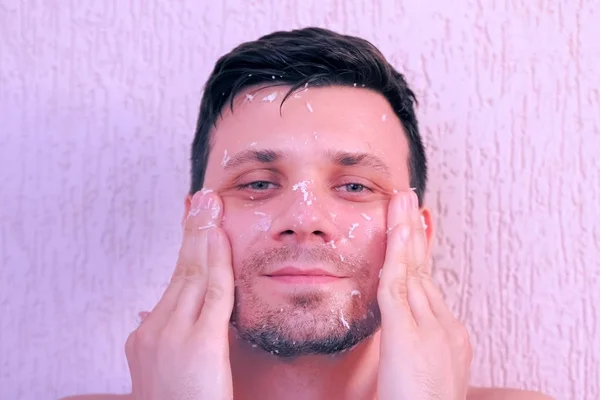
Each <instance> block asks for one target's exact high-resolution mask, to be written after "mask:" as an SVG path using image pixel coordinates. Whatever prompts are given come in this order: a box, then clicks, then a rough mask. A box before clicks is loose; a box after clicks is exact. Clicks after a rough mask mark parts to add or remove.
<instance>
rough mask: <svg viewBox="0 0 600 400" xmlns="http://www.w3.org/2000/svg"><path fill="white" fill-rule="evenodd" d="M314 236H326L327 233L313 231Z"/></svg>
mask: <svg viewBox="0 0 600 400" xmlns="http://www.w3.org/2000/svg"><path fill="white" fill-rule="evenodd" d="M313 235H317V236H325V232H323V231H313Z"/></svg>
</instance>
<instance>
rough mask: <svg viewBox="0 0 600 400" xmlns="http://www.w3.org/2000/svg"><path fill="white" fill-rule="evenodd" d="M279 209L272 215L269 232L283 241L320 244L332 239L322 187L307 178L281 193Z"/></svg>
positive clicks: (326, 201) (331, 225)
mask: <svg viewBox="0 0 600 400" xmlns="http://www.w3.org/2000/svg"><path fill="white" fill-rule="evenodd" d="M283 196H284V198H283V199H282V202H281V204H282V207H281V211H280V213H279V214H278V215H277V217H276V218H274V220H273V223H272V225H271V232H272V233H273V236H274V237H273V238H274V239H275V240H276V241H279V242H282V243H283V244H308V243H312V244H323V243H327V242H330V241H332V240H334V239H335V233H334V232H335V225H334V223H333V217H332V215H331V214H330V212H329V210H331V207H328V203H330V200H329V198H328V195H327V193H326V192H325V191H319V192H318V193H317V189H316V188H315V187H314V186H313V185H312V184H311V181H304V182H300V183H298V184H296V185H294V186H293V187H292V190H291V191H290V192H289V193H286V194H284V195H283Z"/></svg>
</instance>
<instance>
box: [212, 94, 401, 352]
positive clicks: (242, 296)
mask: <svg viewBox="0 0 600 400" xmlns="http://www.w3.org/2000/svg"><path fill="white" fill-rule="evenodd" d="M287 90H288V88H287V87H279V88H264V89H260V90H258V91H257V90H256V89H254V90H249V91H246V92H244V93H242V94H241V95H240V96H238V97H237V98H236V102H235V107H234V112H233V113H231V112H230V109H229V107H226V109H224V110H223V116H222V119H220V120H219V121H218V123H217V126H216V128H215V130H214V133H213V141H212V149H211V152H210V157H209V160H208V166H207V171H206V178H205V185H204V188H206V189H212V190H214V191H216V192H217V193H218V194H219V195H220V196H221V198H222V200H223V204H224V221H223V227H224V229H225V230H226V232H227V233H228V235H229V238H230V241H231V246H232V252H233V268H234V274H235V277H236V301H235V306H234V313H233V315H232V324H233V325H234V326H235V328H236V329H237V331H238V333H239V335H241V337H242V338H244V339H246V340H248V341H250V342H252V343H253V344H255V345H258V346H259V347H261V348H263V349H264V350H266V351H270V352H272V353H274V354H278V355H280V356H296V355H305V354H327V353H334V352H337V351H341V350H344V349H347V348H349V347H352V346H353V345H355V344H357V343H358V342H359V341H361V340H362V339H364V338H366V337H368V336H370V335H371V334H373V333H374V332H375V331H376V329H377V328H378V327H379V322H380V319H379V311H378V307H377V303H376V300H377V297H376V295H377V286H378V282H379V270H380V269H381V267H382V264H383V260H384V252H385V247H386V214H387V205H388V202H389V199H390V197H391V195H392V194H393V193H394V191H396V190H408V189H409V172H408V164H407V160H408V144H407V139H406V136H405V133H404V131H403V129H402V125H401V123H400V121H399V120H398V118H397V117H396V115H395V114H394V112H393V111H392V109H391V107H390V105H389V103H388V102H387V101H386V99H385V98H384V97H383V96H382V95H380V94H378V93H375V92H372V91H370V90H367V89H361V88H347V87H325V88H308V89H307V90H300V91H299V92H297V93H296V94H295V95H292V96H291V97H290V98H288V99H287V100H286V102H285V103H284V104H283V108H282V109H281V112H282V114H280V103H281V100H282V99H283V97H284V95H285V93H286V92H287ZM324 275H329V276H324Z"/></svg>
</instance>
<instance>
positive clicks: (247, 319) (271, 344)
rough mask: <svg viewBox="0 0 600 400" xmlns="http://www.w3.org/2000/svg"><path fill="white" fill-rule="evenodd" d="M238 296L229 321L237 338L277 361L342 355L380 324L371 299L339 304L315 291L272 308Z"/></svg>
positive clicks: (375, 306)
mask: <svg viewBox="0 0 600 400" xmlns="http://www.w3.org/2000/svg"><path fill="white" fill-rule="evenodd" d="M240 297H241V298H240V299H239V300H240V301H236V303H235V307H234V310H233V313H232V317H231V325H232V327H233V328H234V330H235V331H236V333H237V335H238V337H239V338H241V339H243V340H244V341H246V342H248V343H249V344H251V345H252V346H253V347H257V348H259V349H261V350H263V351H265V352H269V353H271V354H273V355H275V356H277V357H282V358H290V357H299V356H307V355H326V354H336V353H340V352H344V351H347V350H349V349H351V348H352V347H354V346H356V345H357V344H359V343H360V342H362V341H363V340H365V339H367V338H369V337H370V336H372V335H373V334H374V333H375V332H376V331H377V330H378V329H379V327H380V324H381V316H380V313H379V308H378V307H377V305H376V301H374V300H373V301H370V302H365V301H364V299H360V298H358V299H354V298H350V299H348V300H346V301H343V302H342V301H340V299H335V298H331V296H326V295H324V294H323V293H319V292H312V293H306V292H304V293H298V294H295V295H293V296H289V297H288V298H287V299H286V301H279V302H276V303H273V302H269V303H266V302H264V301H259V299H258V298H257V297H254V296H249V297H248V298H245V297H246V296H240ZM336 300H337V301H336Z"/></svg>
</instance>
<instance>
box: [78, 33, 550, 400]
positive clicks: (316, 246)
mask: <svg viewBox="0 0 600 400" xmlns="http://www.w3.org/2000/svg"><path fill="white" fill-rule="evenodd" d="M415 102H416V100H415V96H414V94H413V92H412V91H411V90H410V88H409V87H408V85H407V83H406V81H405V79H404V77H403V76H402V74H400V73H399V72H397V71H396V70H394V69H393V68H392V67H391V66H390V65H389V64H388V63H387V62H386V60H385V59H384V57H383V56H382V54H381V53H380V52H379V51H378V50H377V49H376V48H375V47H374V46H372V45H371V44H370V43H368V42H367V41H365V40H362V39H359V38H356V37H351V36H343V35H339V34H337V33H334V32H331V31H328V30H324V29H316V28H307V29H302V30H295V31H291V32H276V33H273V34H270V35H267V36H264V37H262V38H261V39H259V40H258V41H254V42H249V43H245V44H242V45H240V46H239V47H237V48H236V49H234V50H233V51H232V52H231V53H229V54H227V55H225V56H223V57H222V58H221V59H220V60H219V61H218V62H217V64H216V66H215V69H214V71H213V72H212V74H211V76H210V78H209V80H208V82H207V84H206V90H205V93H204V96H203V99H202V104H201V108H200V116H199V119H198V125H197V129H196V135H195V139H194V142H193V145H192V185H191V190H190V195H189V196H187V198H186V200H185V208H186V212H185V217H184V221H183V225H184V238H183V244H182V247H181V251H180V254H179V258H178V262H177V266H176V268H175V273H174V275H173V279H172V280H171V283H170V285H169V287H168V288H167V290H166V291H165V293H164V295H163V297H162V298H161V300H160V302H159V303H158V304H157V306H156V307H155V308H154V310H152V312H150V313H149V314H148V315H147V316H146V317H145V318H144V320H143V322H142V323H141V325H140V327H139V328H138V329H137V330H136V331H134V332H133V333H132V334H131V335H130V337H129V339H128V340H127V345H126V353H127V358H128V362H129V367H130V371H131V376H132V385H133V393H132V394H131V395H128V396H125V397H126V398H132V399H183V398H185V399H211V400H213V399H230V398H235V399H236V400H244V399H315V400H320V399H322V400H325V399H327V400H333V399H357V400H358V399H360V400H363V399H364V400H367V399H369V400H371V399H378V400H385V399H390V400H391V399H394V400H399V399H405V400H409V399H410V400H414V399H447V400H450V399H452V400H457V399H465V398H467V399H471V400H475V399H543V398H547V397H546V396H543V395H541V394H537V393H532V392H522V391H518V390H507V389H476V388H470V387H469V386H468V378H469V367H470V362H471V348H470V344H469V338H468V334H467V331H466V329H465V328H464V326H463V325H462V324H461V323H459V322H458V321H457V320H456V319H455V318H454V317H453V316H452V315H451V313H450V311H449V310H448V308H447V307H446V306H445V304H444V301H443V298H442V295H441V294H440V292H439V290H438V289H437V288H436V286H435V285H434V284H433V282H432V281H431V279H430V271H429V268H428V266H427V263H426V261H427V259H428V255H429V251H430V247H431V243H432V236H433V223H432V217H431V213H430V211H429V210H428V209H427V208H426V207H424V205H423V197H424V193H425V188H426V181H427V163H426V157H425V152H424V149H423V145H422V142H421V136H420V134H419V129H418V124H417V120H416V117H415V112H414V104H415ZM201 189H202V190H201ZM234 277H235V279H234ZM234 299H235V301H234ZM83 398H85V397H79V399H83ZM87 398H107V399H109V398H114V397H112V396H100V397H87Z"/></svg>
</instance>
